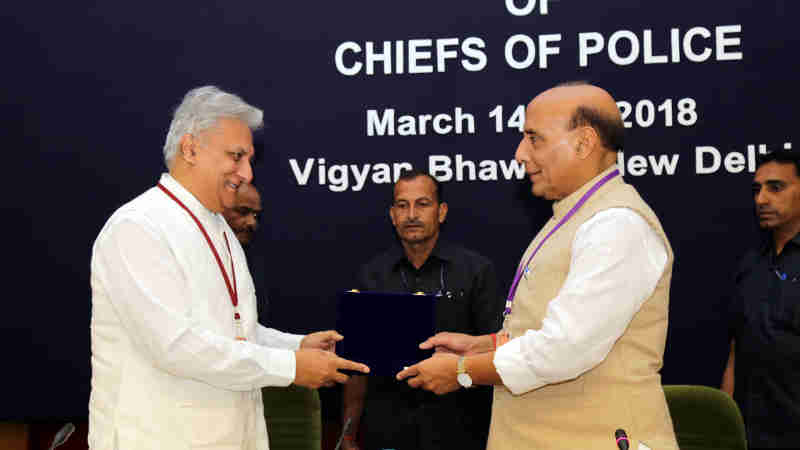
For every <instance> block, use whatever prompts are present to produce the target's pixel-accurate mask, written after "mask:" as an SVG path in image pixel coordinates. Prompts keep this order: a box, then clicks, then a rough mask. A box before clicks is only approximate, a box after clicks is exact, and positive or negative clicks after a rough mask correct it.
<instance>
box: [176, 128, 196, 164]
mask: <svg viewBox="0 0 800 450" xmlns="http://www.w3.org/2000/svg"><path fill="white" fill-rule="evenodd" d="M196 143H197V141H196V139H195V138H194V136H192V135H191V134H189V133H186V134H184V135H183V136H181V140H180V143H179V148H180V153H181V157H182V158H183V160H184V161H186V162H187V163H188V164H189V165H190V166H193V165H194V164H195V163H196V162H197V153H196V152H195V146H196Z"/></svg>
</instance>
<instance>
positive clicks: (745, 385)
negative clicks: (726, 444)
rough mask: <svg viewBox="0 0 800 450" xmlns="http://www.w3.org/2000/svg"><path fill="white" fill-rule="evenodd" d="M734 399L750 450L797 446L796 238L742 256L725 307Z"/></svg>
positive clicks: (799, 302)
mask: <svg viewBox="0 0 800 450" xmlns="http://www.w3.org/2000/svg"><path fill="white" fill-rule="evenodd" d="M731 312H732V315H731V332H732V335H733V339H734V340H735V359H734V361H735V364H734V375H735V376H734V380H735V386H734V398H735V399H736V403H737V404H738V405H739V408H740V409H741V411H742V415H743V416H744V421H745V426H746V428H747V439H748V443H749V447H751V448H794V447H795V446H796V445H797V443H798V442H800V235H798V236H795V237H794V238H793V239H792V240H791V241H789V242H788V243H787V244H786V245H785V246H784V248H783V251H782V252H781V253H780V255H776V254H775V249H774V244H773V243H772V239H771V238H769V239H765V240H764V242H763V243H762V244H761V245H760V246H758V247H757V248H755V249H753V250H751V251H749V252H748V253H746V254H745V256H744V257H743V258H742V261H741V263H740V265H739V269H738V270H737V272H736V277H735V292H734V297H733V302H732V308H731Z"/></svg>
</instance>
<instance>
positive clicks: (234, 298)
mask: <svg viewBox="0 0 800 450" xmlns="http://www.w3.org/2000/svg"><path fill="white" fill-rule="evenodd" d="M158 187H159V189H161V190H162V191H164V193H165V194H167V195H168V196H169V198H171V199H173V200H175V203H177V204H178V205H180V207H181V208H183V209H185V210H186V212H187V213H189V215H190V216H191V217H192V219H194V223H196V224H197V228H200V231H201V232H202V233H203V236H204V237H205V238H206V242H207V243H208V248H210V249H211V253H213V254H214V258H216V260H217V264H218V265H219V271H220V273H222V278H223V279H224V280H225V285H226V286H227V287H228V294H230V296H231V303H233V311H234V313H233V318H234V320H237V321H238V320H239V319H240V316H239V310H238V309H237V306H239V294H238V291H237V289H236V271H234V268H233V254H231V245H230V244H229V243H228V236H227V235H226V234H225V233H222V237H224V238H225V246H226V247H228V255H229V256H230V257H231V276H232V277H233V285H231V281H230V279H229V278H228V274H227V273H226V272H225V266H224V265H223V264H222V260H221V259H220V258H219V253H217V249H216V247H214V243H213V242H211V238H210V237H208V233H206V229H205V227H204V226H203V224H202V223H200V221H199V220H197V217H196V216H195V215H194V214H193V213H192V211H190V210H189V208H187V207H186V205H184V204H183V202H182V201H180V200H179V199H178V197H175V194H173V193H172V192H170V191H169V189H167V188H165V187H164V186H163V185H162V184H161V183H158Z"/></svg>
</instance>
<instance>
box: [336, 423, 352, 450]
mask: <svg viewBox="0 0 800 450" xmlns="http://www.w3.org/2000/svg"><path fill="white" fill-rule="evenodd" d="M352 421H353V418H352V417H348V418H347V421H346V422H345V423H344V426H343V427H342V434H340V435H339V440H338V441H337V442H336V449H335V450H339V448H341V446H342V441H343V440H344V435H346V434H347V432H348V431H350V423H351V422H352Z"/></svg>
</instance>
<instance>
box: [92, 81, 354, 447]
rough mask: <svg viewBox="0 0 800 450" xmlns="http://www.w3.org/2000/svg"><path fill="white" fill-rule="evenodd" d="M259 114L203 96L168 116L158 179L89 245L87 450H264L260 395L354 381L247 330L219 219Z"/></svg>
mask: <svg viewBox="0 0 800 450" xmlns="http://www.w3.org/2000/svg"><path fill="white" fill-rule="evenodd" d="M262 116H263V113H262V112H261V110H259V109H257V108H255V107H253V106H250V105H248V104H247V103H245V102H244V101H243V100H242V99H241V98H239V97H238V96H236V95H233V94H230V93H227V92H223V91H221V90H219V89H217V88H216V87H213V86H205V87H201V88H197V89H193V90H191V91H189V93H187V94H186V96H185V97H184V99H183V102H182V103H181V104H180V106H178V108H177V109H176V111H175V115H174V118H173V120H172V124H171V126H170V129H169V133H168V134H167V142H166V144H165V146H164V159H165V162H166V165H167V167H168V168H169V173H165V174H163V175H161V178H160V180H159V182H158V184H157V185H156V186H154V187H152V188H150V189H148V190H147V191H145V192H144V193H143V194H141V195H139V196H138V197H136V198H135V199H133V200H131V201H130V202H128V203H126V204H125V205H123V206H122V207H120V208H119V209H118V210H117V211H116V212H114V214H113V215H112V216H111V218H109V219H108V222H106V224H105V226H104V227H103V229H102V230H101V231H100V234H99V235H98V237H97V240H96V241H95V243H94V248H93V251H92V260H91V285H92V320H91V327H90V328H91V330H90V331H91V340H92V359H91V361H92V392H91V396H90V399H89V447H90V448H92V449H119V450H126V449H148V450H150V449H159V448H161V449H189V448H214V449H217V450H223V449H230V450H234V449H236V450H239V449H254V450H264V449H267V448H268V447H269V446H268V439H267V430H266V427H265V425H264V414H263V405H262V403H261V389H260V388H261V387H262V386H287V385H289V384H290V383H295V384H297V385H300V386H307V387H312V388H316V387H319V386H321V385H332V384H333V383H334V382H339V383H343V382H345V381H347V378H348V377H347V376H346V375H344V374H342V373H339V372H338V369H354V370H358V371H361V372H366V371H368V368H367V367H366V366H364V365H363V364H358V363H354V362H351V361H347V360H344V359H341V358H339V357H337V356H336V355H335V354H333V353H332V352H330V351H329V350H332V349H333V346H334V343H335V342H336V341H338V340H340V339H342V336H340V335H339V334H338V333H336V332H335V331H322V332H317V333H312V334H309V335H306V336H302V335H293V334H287V333H282V332H280V331H277V330H274V329H271V328H265V327H264V326H262V325H259V324H258V321H257V313H256V296H255V290H254V288H253V280H252V278H251V277H250V272H249V271H248V267H247V262H246V260H245V255H244V252H243V250H242V247H241V245H239V242H238V240H237V239H236V237H235V236H234V233H233V231H232V230H231V228H230V227H229V226H228V225H227V224H226V223H225V219H224V218H223V217H222V215H221V214H220V213H221V212H222V211H223V210H224V209H226V208H230V207H232V206H233V205H234V204H235V200H236V192H237V190H238V189H239V188H240V186H242V185H243V184H246V183H249V182H250V181H251V179H252V177H253V172H252V168H251V166H250V163H251V160H252V158H253V138H252V132H251V130H254V129H257V128H259V127H260V126H261V123H262Z"/></svg>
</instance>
